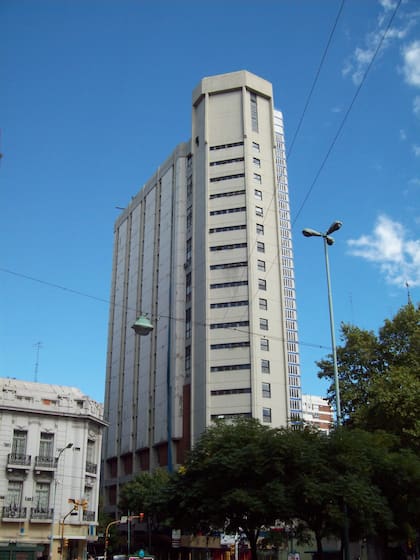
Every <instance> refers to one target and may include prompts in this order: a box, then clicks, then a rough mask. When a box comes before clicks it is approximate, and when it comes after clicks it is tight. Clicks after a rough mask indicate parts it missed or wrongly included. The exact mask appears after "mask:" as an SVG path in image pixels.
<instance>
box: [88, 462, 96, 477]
mask: <svg viewBox="0 0 420 560" xmlns="http://www.w3.org/2000/svg"><path fill="white" fill-rule="evenodd" d="M97 470H98V465H97V464H96V463H89V461H86V472H88V473H89V474H96V472H97Z"/></svg>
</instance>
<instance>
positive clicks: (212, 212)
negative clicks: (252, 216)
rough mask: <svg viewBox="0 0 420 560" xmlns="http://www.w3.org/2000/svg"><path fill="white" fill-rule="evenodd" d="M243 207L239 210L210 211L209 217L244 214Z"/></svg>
mask: <svg viewBox="0 0 420 560" xmlns="http://www.w3.org/2000/svg"><path fill="white" fill-rule="evenodd" d="M245 210H246V208H245V206H240V207H239V208H226V209H225V210H212V211H211V212H210V216H220V215H221V214H235V213H236V212H245Z"/></svg>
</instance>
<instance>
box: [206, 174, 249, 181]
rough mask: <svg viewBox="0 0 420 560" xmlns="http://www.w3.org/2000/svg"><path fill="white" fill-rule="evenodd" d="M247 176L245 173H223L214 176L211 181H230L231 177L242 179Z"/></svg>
mask: <svg viewBox="0 0 420 560" xmlns="http://www.w3.org/2000/svg"><path fill="white" fill-rule="evenodd" d="M241 177H245V173H235V175H223V176H222V177H212V178H211V179H210V183H217V182H219V181H229V179H240V178H241Z"/></svg>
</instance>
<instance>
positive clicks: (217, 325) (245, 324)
mask: <svg viewBox="0 0 420 560" xmlns="http://www.w3.org/2000/svg"><path fill="white" fill-rule="evenodd" d="M248 326H249V321H232V322H230V323H211V325H210V328H211V329H233V328H235V327H248Z"/></svg>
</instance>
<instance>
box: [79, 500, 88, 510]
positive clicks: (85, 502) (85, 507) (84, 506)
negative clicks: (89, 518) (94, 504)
mask: <svg viewBox="0 0 420 560" xmlns="http://www.w3.org/2000/svg"><path fill="white" fill-rule="evenodd" d="M80 505H81V506H82V509H83V511H87V508H88V505H89V502H88V501H87V500H82V501H81V502H80Z"/></svg>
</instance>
